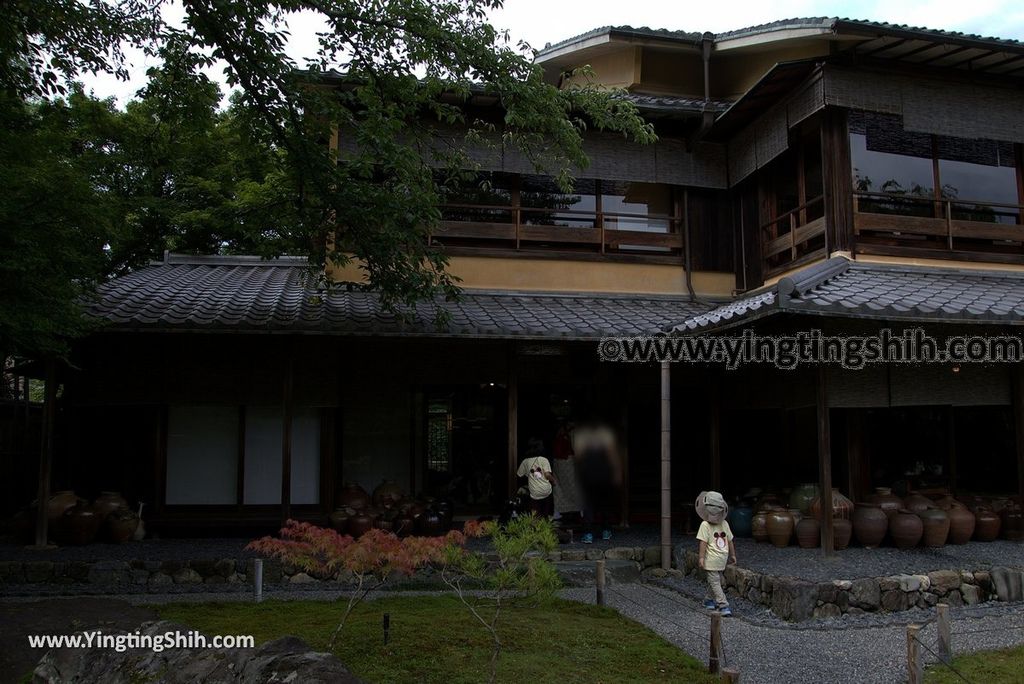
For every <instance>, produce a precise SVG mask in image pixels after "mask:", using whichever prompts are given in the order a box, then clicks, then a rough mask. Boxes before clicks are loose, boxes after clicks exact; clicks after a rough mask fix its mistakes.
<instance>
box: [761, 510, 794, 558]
mask: <svg viewBox="0 0 1024 684" xmlns="http://www.w3.org/2000/svg"><path fill="white" fill-rule="evenodd" d="M766 527H767V528H768V538H769V539H771V541H772V544H774V545H775V546H777V547H778V548H780V549H781V548H784V547H786V546H789V539H790V537H792V536H793V516H792V514H790V512H789V511H784V510H781V509H780V510H774V511H768V516H767V518H766Z"/></svg>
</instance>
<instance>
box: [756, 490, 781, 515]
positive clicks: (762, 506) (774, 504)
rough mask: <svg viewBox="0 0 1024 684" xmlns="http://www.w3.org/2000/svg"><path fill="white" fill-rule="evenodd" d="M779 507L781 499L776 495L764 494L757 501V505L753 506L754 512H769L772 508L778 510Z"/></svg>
mask: <svg viewBox="0 0 1024 684" xmlns="http://www.w3.org/2000/svg"><path fill="white" fill-rule="evenodd" d="M781 506H782V498H781V497H780V496H779V495H778V494H773V493H771V492H765V493H764V494H762V495H761V496H760V497H759V498H758V499H757V503H755V504H754V511H755V512H757V511H770V510H771V509H773V508H780V507H781Z"/></svg>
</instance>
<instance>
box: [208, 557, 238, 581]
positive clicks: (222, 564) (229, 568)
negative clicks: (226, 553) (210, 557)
mask: <svg viewBox="0 0 1024 684" xmlns="http://www.w3.org/2000/svg"><path fill="white" fill-rule="evenodd" d="M213 571H214V572H216V573H217V574H218V575H220V576H221V577H223V578H224V579H227V578H228V577H230V576H231V573H233V572H234V571H235V561H234V559H233V558H221V559H220V560H219V561H217V562H216V563H214V564H213Z"/></svg>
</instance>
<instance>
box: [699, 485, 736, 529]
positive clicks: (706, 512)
mask: <svg viewBox="0 0 1024 684" xmlns="http://www.w3.org/2000/svg"><path fill="white" fill-rule="evenodd" d="M694 508H696V509H697V515H699V516H700V519H701V520H706V521H707V522H709V523H711V524H713V525H717V524H719V523H721V522H722V521H723V520H725V516H727V515H729V504H727V503H726V502H725V497H724V496H722V495H721V494H719V493H718V492H701V493H700V494H698V495H697V501H696V502H695V503H694Z"/></svg>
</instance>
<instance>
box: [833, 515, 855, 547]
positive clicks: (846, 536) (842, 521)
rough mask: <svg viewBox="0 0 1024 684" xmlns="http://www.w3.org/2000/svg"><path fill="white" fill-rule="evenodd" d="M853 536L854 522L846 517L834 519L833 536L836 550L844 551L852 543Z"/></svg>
mask: <svg viewBox="0 0 1024 684" xmlns="http://www.w3.org/2000/svg"><path fill="white" fill-rule="evenodd" d="M852 536H853V523H852V522H850V521H849V520H847V519H846V518H835V519H833V520H832V538H833V542H834V543H835V547H836V551H842V550H844V549H845V548H846V547H848V546H849V545H850V537H852Z"/></svg>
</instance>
